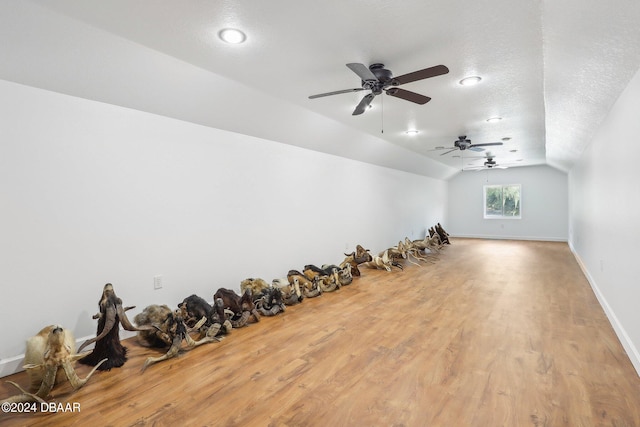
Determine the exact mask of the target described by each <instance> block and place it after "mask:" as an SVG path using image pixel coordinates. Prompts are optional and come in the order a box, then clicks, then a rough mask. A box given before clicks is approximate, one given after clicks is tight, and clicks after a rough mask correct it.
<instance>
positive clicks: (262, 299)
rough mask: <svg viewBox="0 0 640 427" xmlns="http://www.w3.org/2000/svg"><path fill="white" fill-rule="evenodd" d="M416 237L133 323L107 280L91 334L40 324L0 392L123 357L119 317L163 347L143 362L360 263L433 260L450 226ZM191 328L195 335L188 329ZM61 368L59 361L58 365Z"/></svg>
mask: <svg viewBox="0 0 640 427" xmlns="http://www.w3.org/2000/svg"><path fill="white" fill-rule="evenodd" d="M428 231H429V233H428V235H427V236H426V237H425V238H424V239H423V240H414V241H411V240H409V239H408V238H405V241H404V242H402V241H400V242H399V243H398V245H397V246H394V247H391V248H388V249H386V250H385V251H382V252H381V253H380V254H379V255H377V256H372V255H371V254H370V253H369V250H367V249H364V248H363V247H362V246H360V245H358V246H357V247H356V250H355V251H354V252H352V253H351V254H345V256H346V258H345V259H344V261H343V262H342V263H340V264H339V265H323V266H322V267H317V266H315V265H307V266H305V268H304V269H303V271H302V272H300V271H298V270H290V271H289V272H288V274H287V277H286V278H282V279H274V280H273V281H272V283H271V284H268V283H267V282H266V281H264V280H263V279H253V278H251V279H245V280H243V281H242V283H241V285H240V289H241V295H238V294H237V293H235V292H234V291H233V290H229V289H225V288H220V289H218V290H217V291H216V293H215V294H214V298H213V300H214V302H213V304H209V303H208V302H207V301H206V300H205V299H203V298H201V297H199V296H197V295H191V296H189V297H187V298H185V299H184V300H183V301H182V302H181V303H180V304H178V309H176V310H172V309H171V308H169V307H168V306H167V305H155V304H154V305H150V306H148V307H146V308H145V309H144V310H143V311H142V312H141V313H139V314H138V315H136V316H135V318H134V322H135V326H134V325H133V324H132V323H131V322H130V321H129V319H128V317H127V314H126V311H127V310H130V309H132V308H134V307H133V306H132V307H124V306H123V305H122V300H121V299H120V298H118V296H117V295H116V294H115V291H114V289H113V285H111V284H110V283H107V284H106V285H105V286H104V288H103V291H102V296H101V298H100V301H99V303H98V305H99V307H100V312H99V313H97V314H96V315H95V316H93V318H94V319H97V320H98V327H97V334H96V337H94V338H92V339H90V340H87V341H85V342H84V343H83V344H82V345H81V346H80V348H78V352H77V353H76V351H75V338H74V337H73V334H72V333H71V331H69V330H68V329H64V328H62V327H61V326H58V325H50V326H47V327H45V328H43V329H42V330H41V331H40V332H39V333H38V334H37V335H36V336H34V337H32V338H30V339H29V340H28V341H27V349H26V351H25V365H24V368H25V370H26V371H27V374H28V376H29V379H30V387H31V391H25V390H24V389H22V388H21V387H20V386H19V385H18V384H16V383H14V382H11V381H9V382H10V383H11V384H13V385H14V386H15V387H17V388H18V389H19V390H20V392H21V393H20V394H18V395H15V396H12V397H10V398H8V399H5V400H3V401H2V402H0V403H5V402H10V403H15V402H41V403H44V402H45V400H44V399H46V398H47V397H48V396H49V394H50V392H51V390H52V389H53V387H54V385H55V384H57V383H59V382H61V381H64V378H65V377H66V378H67V379H68V380H69V382H70V383H71V385H72V386H73V388H74V389H78V388H80V387H82V386H83V385H84V384H85V383H86V382H87V381H88V380H89V378H90V377H91V375H93V373H94V372H95V371H96V370H97V369H98V370H110V369H111V368H114V367H120V366H122V365H124V363H125V362H126V360H127V356H126V354H127V348H126V347H124V346H123V345H122V343H121V342H120V337H119V331H120V324H121V325H122V327H123V328H124V329H125V330H128V331H136V332H138V341H139V343H140V344H141V345H143V346H146V347H156V348H168V351H167V352H166V353H165V354H164V355H162V356H160V357H149V358H147V359H146V361H145V362H144V365H143V367H142V370H144V369H146V368H147V367H148V366H149V365H151V364H153V363H157V362H160V361H163V360H167V359H170V358H172V357H174V356H176V355H177V354H178V353H179V352H180V351H181V350H182V349H183V348H182V342H183V341H185V342H186V349H192V348H194V347H197V346H199V345H202V344H206V343H210V342H215V341H219V339H220V337H222V336H223V335H226V334H228V333H230V332H231V330H232V329H233V328H239V327H242V326H245V325H247V324H248V322H249V321H250V320H251V319H253V321H254V322H259V321H260V316H261V315H263V316H274V315H277V314H279V313H282V312H284V311H285V306H287V305H294V304H298V303H300V302H302V301H303V299H304V298H314V297H317V296H320V295H321V294H322V293H325V292H333V291H336V290H338V289H340V288H341V287H342V286H346V285H349V284H351V283H352V281H353V278H354V277H358V276H360V274H361V273H360V269H359V267H361V266H366V267H370V268H383V269H386V270H387V271H391V268H392V267H398V268H400V269H402V264H401V263H400V262H401V261H402V260H408V261H409V262H413V263H414V264H416V262H414V261H412V259H411V258H414V259H415V260H416V261H425V262H432V258H433V256H434V254H436V253H437V252H439V250H440V248H441V247H442V246H443V245H444V244H450V240H449V234H448V233H447V232H446V231H445V230H444V229H443V228H442V226H441V225H440V223H438V224H436V225H435V226H433V227H431V228H430V229H429V230H428ZM194 333H197V338H196V339H194V338H192V336H191V334H194ZM90 344H95V345H94V348H93V350H92V351H91V352H86V353H80V352H81V351H82V350H83V349H84V348H85V347H87V346H88V345H90ZM76 360H78V361H80V363H83V364H86V365H90V366H93V369H92V370H91V372H89V374H87V376H86V377H85V378H84V379H81V378H80V377H78V375H77V374H76V372H75V370H74V368H73V366H72V363H73V362H74V361H76ZM59 368H62V369H59Z"/></svg>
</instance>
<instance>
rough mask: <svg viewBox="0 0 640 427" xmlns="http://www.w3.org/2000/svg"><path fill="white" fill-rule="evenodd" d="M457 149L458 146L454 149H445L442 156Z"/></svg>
mask: <svg viewBox="0 0 640 427" xmlns="http://www.w3.org/2000/svg"><path fill="white" fill-rule="evenodd" d="M456 150H457V148H454V149H452V150H449V151H445V152H444V153H442V154H440V155H441V156H444V155H445V154H449V153H450V152H452V151H456Z"/></svg>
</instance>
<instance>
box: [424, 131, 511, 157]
mask: <svg viewBox="0 0 640 427" xmlns="http://www.w3.org/2000/svg"><path fill="white" fill-rule="evenodd" d="M493 145H502V142H487V143H484V144H472V143H471V140H470V139H467V137H466V135H463V136H459V137H458V139H457V140H456V141H454V143H453V147H436V148H435V150H449V151H445V152H444V153H442V154H440V155H441V156H444V155H445V154H449V153H451V152H452V151H456V150H460V151H464V150H471V151H484V148H482V147H490V146H493Z"/></svg>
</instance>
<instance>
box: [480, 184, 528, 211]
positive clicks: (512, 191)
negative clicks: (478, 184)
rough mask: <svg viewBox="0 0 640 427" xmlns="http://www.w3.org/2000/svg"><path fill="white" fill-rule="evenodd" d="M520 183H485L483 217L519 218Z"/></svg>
mask: <svg viewBox="0 0 640 427" xmlns="http://www.w3.org/2000/svg"><path fill="white" fill-rule="evenodd" d="M520 208H521V206H520V184H512V185H485V186H484V217H485V219H505V218H511V219H520Z"/></svg>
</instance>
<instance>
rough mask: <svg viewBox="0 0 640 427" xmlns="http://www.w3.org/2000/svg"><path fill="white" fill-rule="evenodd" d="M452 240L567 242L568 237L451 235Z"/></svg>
mask: <svg viewBox="0 0 640 427" xmlns="http://www.w3.org/2000/svg"><path fill="white" fill-rule="evenodd" d="M450 236H451V237H452V238H456V237H460V238H465V239H490V240H535V241H539V242H567V238H566V237H539V236H499V235H484V234H451V235H450Z"/></svg>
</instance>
